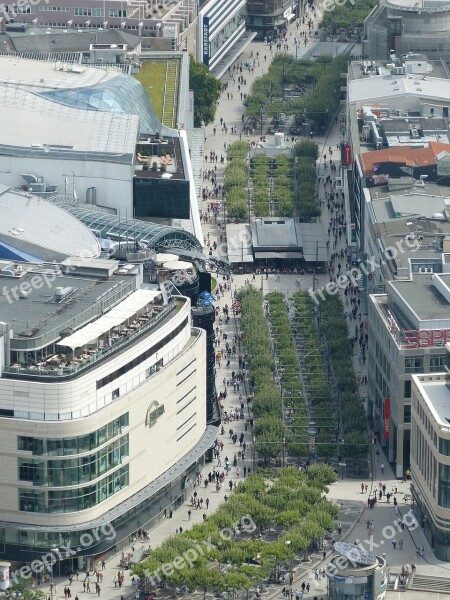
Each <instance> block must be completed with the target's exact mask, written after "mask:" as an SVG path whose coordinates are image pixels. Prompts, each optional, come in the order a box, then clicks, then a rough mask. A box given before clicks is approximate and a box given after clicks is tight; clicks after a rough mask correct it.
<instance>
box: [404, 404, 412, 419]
mask: <svg viewBox="0 0 450 600" xmlns="http://www.w3.org/2000/svg"><path fill="white" fill-rule="evenodd" d="M403 423H411V405H410V404H405V405H404V407H403Z"/></svg>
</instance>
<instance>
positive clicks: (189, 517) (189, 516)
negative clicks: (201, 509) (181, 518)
mask: <svg viewBox="0 0 450 600" xmlns="http://www.w3.org/2000/svg"><path fill="white" fill-rule="evenodd" d="M188 520H189V521H190V520H191V511H190V510H188Z"/></svg>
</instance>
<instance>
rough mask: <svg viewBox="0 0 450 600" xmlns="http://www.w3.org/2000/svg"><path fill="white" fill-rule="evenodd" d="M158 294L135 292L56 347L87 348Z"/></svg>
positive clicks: (145, 291)
mask: <svg viewBox="0 0 450 600" xmlns="http://www.w3.org/2000/svg"><path fill="white" fill-rule="evenodd" d="M160 294H161V292H160V291H155V290H136V291H135V292H133V293H132V294H131V296H128V298H126V299H125V300H124V301H123V302H121V303H120V304H118V305H117V306H115V307H114V308H113V309H111V310H110V311H109V312H108V313H106V314H105V315H103V316H102V317H100V318H99V319H97V321H94V322H93V323H89V324H88V325H85V326H84V327H82V328H81V329H79V330H78V331H76V332H75V333H73V334H72V335H69V336H68V337H66V338H63V339H62V340H61V341H60V342H57V346H65V347H67V348H71V349H72V350H74V349H75V348H81V347H82V346H87V344H90V343H92V342H94V341H95V340H97V339H98V338H99V337H100V336H102V335H103V334H104V333H107V332H108V331H111V329H112V328H113V327H116V326H117V325H120V324H121V323H125V321H127V319H130V318H131V317H132V316H134V315H135V314H136V313H137V312H138V311H139V310H141V309H143V308H145V307H146V306H147V304H149V303H150V302H152V301H153V300H154V299H155V298H156V297H157V296H159V295H160Z"/></svg>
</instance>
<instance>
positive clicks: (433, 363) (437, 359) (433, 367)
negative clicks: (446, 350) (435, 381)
mask: <svg viewBox="0 0 450 600" xmlns="http://www.w3.org/2000/svg"><path fill="white" fill-rule="evenodd" d="M446 363H447V357H446V355H445V354H440V355H439V356H430V373H441V372H443V371H445V365H446Z"/></svg>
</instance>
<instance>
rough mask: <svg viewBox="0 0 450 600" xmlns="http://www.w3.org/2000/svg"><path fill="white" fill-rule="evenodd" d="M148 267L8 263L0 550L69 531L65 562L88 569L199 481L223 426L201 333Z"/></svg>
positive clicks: (30, 555) (39, 546) (0, 415)
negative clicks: (212, 409) (210, 399)
mask: <svg viewBox="0 0 450 600" xmlns="http://www.w3.org/2000/svg"><path fill="white" fill-rule="evenodd" d="M141 268H142V267H140V266H139V265H130V264H128V265H124V264H119V263H118V262H117V261H111V260H108V261H107V260H99V259H91V260H89V261H85V260H80V259H72V258H69V259H67V260H65V261H63V262H62V263H60V264H56V265H55V264H41V265H36V264H31V263H30V264H28V265H26V264H24V263H21V264H18V263H15V262H13V261H3V262H1V263H0V288H1V290H2V300H3V302H2V311H1V319H2V323H1V325H0V328H1V329H0V439H1V443H0V457H1V460H2V463H3V467H4V468H3V469H2V472H1V474H0V481H1V485H0V490H1V491H0V503H1V506H2V514H1V521H0V556H1V557H7V558H8V559H9V560H11V561H20V562H31V561H33V560H34V559H39V558H40V557H41V556H42V555H43V554H45V553H46V552H47V551H48V550H49V549H51V548H52V546H53V545H56V546H59V547H61V545H62V544H64V547H71V548H74V549H77V551H76V552H74V553H73V556H75V555H76V558H70V559H69V558H67V557H66V556H64V555H63V558H62V560H61V565H60V566H61V569H62V571H63V570H64V568H65V566H68V567H69V568H72V569H76V568H79V569H80V570H82V569H84V568H87V569H92V568H93V567H94V565H96V564H97V561H98V559H99V556H100V555H101V556H102V557H105V556H107V555H108V552H109V551H110V550H112V548H113V547H114V552H118V551H120V549H121V548H122V547H124V546H125V545H127V544H128V539H129V537H128V536H129V535H131V534H132V533H133V532H135V531H137V530H138V529H141V528H147V527H149V526H151V525H152V524H154V523H155V522H157V521H158V520H160V519H163V518H165V517H166V516H168V513H169V511H170V510H172V509H175V508H176V507H177V506H178V505H179V504H181V503H182V502H184V501H185V500H186V497H187V496H188V495H189V494H190V493H191V489H192V487H193V484H194V481H195V478H196V475H197V472H198V471H199V470H201V467H202V465H203V461H204V456H205V453H207V452H208V450H209V449H210V447H211V445H212V443H213V441H214V439H215V437H216V435H217V428H216V427H213V426H207V425H206V360H205V357H206V333H205V331H204V330H203V329H196V328H194V327H192V321H191V304H190V301H189V299H188V298H185V297H182V296H171V295H170V293H168V292H167V290H165V291H164V290H163V291H160V290H159V289H155V288H153V289H150V288H148V287H147V288H140V285H141V281H142V272H141ZM95 528H99V529H97V531H99V532H103V533H101V534H100V535H99V536H98V537H97V538H96V539H94V540H93V541H92V543H90V544H88V545H86V544H85V543H84V542H83V540H85V539H86V534H89V532H91V533H92V531H94V530H96V529H95ZM83 534H85V535H84V537H83ZM90 539H92V536H91V538H90Z"/></svg>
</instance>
